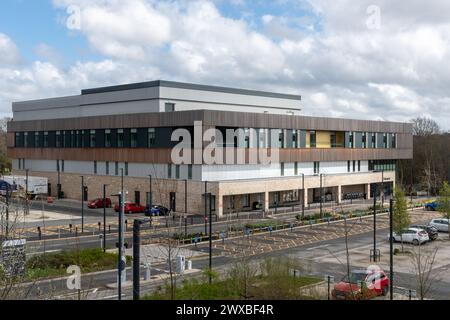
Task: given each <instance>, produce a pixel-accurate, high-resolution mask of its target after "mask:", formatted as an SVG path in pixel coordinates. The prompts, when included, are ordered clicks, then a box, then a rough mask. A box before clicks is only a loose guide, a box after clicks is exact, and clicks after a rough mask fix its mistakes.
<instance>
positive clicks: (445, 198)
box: [437, 181, 450, 239]
mask: <svg viewBox="0 0 450 320" xmlns="http://www.w3.org/2000/svg"><path fill="white" fill-rule="evenodd" d="M437 209H438V210H439V212H441V213H442V215H443V216H444V218H447V219H450V185H449V184H448V182H447V181H445V182H444V184H443V185H442V188H441V190H440V191H439V198H438V199H437ZM448 231H449V234H448V237H449V239H450V224H449V225H448Z"/></svg>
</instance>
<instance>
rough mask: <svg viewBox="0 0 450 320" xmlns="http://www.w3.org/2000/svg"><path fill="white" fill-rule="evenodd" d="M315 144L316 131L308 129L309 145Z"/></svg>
mask: <svg viewBox="0 0 450 320" xmlns="http://www.w3.org/2000/svg"><path fill="white" fill-rule="evenodd" d="M316 145H317V143H316V132H315V131H310V132H309V146H310V147H311V148H315V147H316Z"/></svg>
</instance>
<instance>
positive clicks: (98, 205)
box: [88, 198, 112, 209]
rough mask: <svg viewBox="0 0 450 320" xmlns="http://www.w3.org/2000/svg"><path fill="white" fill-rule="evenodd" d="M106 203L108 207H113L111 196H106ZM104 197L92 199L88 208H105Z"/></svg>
mask: <svg viewBox="0 0 450 320" xmlns="http://www.w3.org/2000/svg"><path fill="white" fill-rule="evenodd" d="M105 203H106V208H111V205H112V204H111V199H110V198H105ZM103 207H104V205H103V198H98V199H95V200H92V201H91V202H89V203H88V208H90V209H98V208H103Z"/></svg>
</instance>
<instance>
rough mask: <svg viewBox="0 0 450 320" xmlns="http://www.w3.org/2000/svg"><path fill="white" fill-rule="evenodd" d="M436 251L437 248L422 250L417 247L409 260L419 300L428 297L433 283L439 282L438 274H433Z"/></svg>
mask: <svg viewBox="0 0 450 320" xmlns="http://www.w3.org/2000/svg"><path fill="white" fill-rule="evenodd" d="M438 250H439V247H436V248H433V249H431V250H423V249H421V247H420V246H418V247H417V249H415V250H413V252H412V255H411V258H410V259H411V265H412V267H413V273H414V274H415V275H416V281H417V293H418V296H419V299H420V300H424V299H425V298H427V297H429V294H430V291H431V288H432V285H433V283H434V282H435V281H438V280H439V279H438V278H439V272H433V267H434V263H435V261H436V254H437V252H438Z"/></svg>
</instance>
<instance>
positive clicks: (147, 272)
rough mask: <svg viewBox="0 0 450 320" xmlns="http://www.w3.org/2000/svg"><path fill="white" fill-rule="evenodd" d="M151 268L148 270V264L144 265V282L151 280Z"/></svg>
mask: <svg viewBox="0 0 450 320" xmlns="http://www.w3.org/2000/svg"><path fill="white" fill-rule="evenodd" d="M151 275H152V273H151V268H150V263H146V264H145V278H144V280H146V281H148V280H150V279H151Z"/></svg>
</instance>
